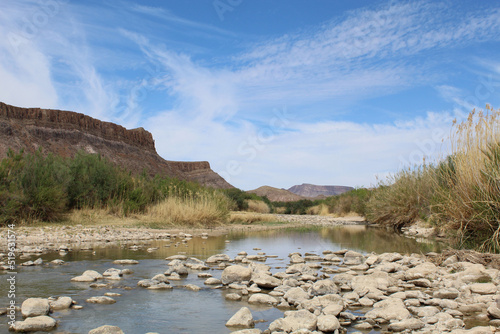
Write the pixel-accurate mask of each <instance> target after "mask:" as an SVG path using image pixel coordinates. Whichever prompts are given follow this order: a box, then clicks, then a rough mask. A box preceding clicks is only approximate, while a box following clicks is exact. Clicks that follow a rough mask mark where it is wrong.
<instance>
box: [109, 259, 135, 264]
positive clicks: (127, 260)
mask: <svg viewBox="0 0 500 334" xmlns="http://www.w3.org/2000/svg"><path fill="white" fill-rule="evenodd" d="M113 263H114V264H123V265H124V264H138V263H139V261H137V260H130V259H123V260H115V261H113Z"/></svg>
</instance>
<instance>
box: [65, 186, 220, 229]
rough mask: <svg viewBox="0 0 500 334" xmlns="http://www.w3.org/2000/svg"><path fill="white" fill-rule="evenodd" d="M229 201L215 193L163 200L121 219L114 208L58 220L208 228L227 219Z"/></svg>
mask: <svg viewBox="0 0 500 334" xmlns="http://www.w3.org/2000/svg"><path fill="white" fill-rule="evenodd" d="M229 206H230V201H229V200H228V199H227V197H225V196H224V195H222V194H218V193H203V192H202V193H198V194H189V195H188V196H184V197H178V196H171V197H167V198H166V199H165V200H164V201H162V202H160V203H158V204H155V205H152V206H150V207H149V208H148V209H147V211H146V213H144V214H135V215H127V216H123V214H122V213H121V212H122V210H117V209H116V207H115V206H113V207H107V208H104V209H99V208H95V209H81V210H74V211H72V212H70V213H69V214H67V215H66V217H65V219H64V220H63V221H62V223H63V224H66V225H77V224H81V225H85V226H93V225H120V226H124V227H137V226H150V225H151V224H152V225H154V226H156V227H173V226H190V227H212V226H216V225H221V224H225V223H227V222H228V219H229Z"/></svg>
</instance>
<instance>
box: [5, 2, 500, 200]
mask: <svg viewBox="0 0 500 334" xmlns="http://www.w3.org/2000/svg"><path fill="white" fill-rule="evenodd" d="M499 40H500V6H499V5H498V2H497V1H480V2H479V1H459V2H458V1H330V0H328V1H327V0H317V1H305V0H303V1H299V0H286V1H285V0H277V1H264V0H215V1H214V0H198V1H194V0H192V1H173V0H168V1H166V0H165V1H153V0H149V1H148V0H144V1H111V0H108V1H92V0H90V1H72V0H41V1H38V0H36V1H35V0H33V1H31V0H19V1H4V2H2V4H1V5H0V55H1V57H0V101H3V102H6V103H9V104H13V105H18V106H23V107H42V108H57V109H66V110H73V111H77V112H81V113H84V114H87V115H90V116H92V117H96V118H98V119H102V120H106V121H111V122H115V123H118V124H121V125H123V126H125V127H127V128H135V127H144V128H145V129H147V130H149V131H151V132H152V133H153V136H154V138H155V141H156V147H157V151H158V153H159V154H160V155H161V156H162V157H163V158H165V159H167V160H188V161H195V160H208V161H209V162H210V163H211V166H212V168H213V169H214V170H215V171H216V172H218V173H219V174H221V175H222V176H224V177H225V178H226V179H227V180H228V181H229V182H230V183H231V184H233V185H234V186H236V187H239V188H242V189H245V190H249V189H253V188H257V187H259V186H261V185H271V186H275V187H279V188H282V187H283V188H288V187H290V186H292V185H294V184H301V183H314V184H324V185H327V184H337V185H350V186H372V185H375V184H376V183H377V180H378V179H384V178H385V177H386V176H387V175H388V174H390V173H392V172H395V171H397V170H398V169H400V168H403V167H404V166H407V165H409V164H414V163H419V162H421V161H422V158H423V157H424V156H426V157H427V159H435V158H438V157H439V155H440V152H442V151H445V146H446V138H447V136H448V135H449V132H450V128H451V123H452V121H453V119H458V120H460V119H462V118H463V117H465V116H466V115H467V114H468V112H469V111H470V110H472V109H473V108H484V107H485V105H486V104H487V103H489V104H491V105H492V106H493V107H495V108H496V107H498V106H499V105H500V104H499V102H500V101H499V100H500V95H499V90H500V60H499V58H498V54H499V51H500V47H499Z"/></svg>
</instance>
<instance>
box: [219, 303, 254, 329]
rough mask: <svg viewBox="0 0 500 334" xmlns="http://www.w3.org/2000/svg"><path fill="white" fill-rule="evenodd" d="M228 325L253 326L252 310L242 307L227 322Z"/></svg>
mask: <svg viewBox="0 0 500 334" xmlns="http://www.w3.org/2000/svg"><path fill="white" fill-rule="evenodd" d="M226 326H228V327H253V326H254V320H253V316H252V312H250V310H249V309H248V307H242V308H241V309H240V310H239V311H238V312H236V313H235V314H234V315H233V316H232V317H231V319H229V320H228V321H227V322H226Z"/></svg>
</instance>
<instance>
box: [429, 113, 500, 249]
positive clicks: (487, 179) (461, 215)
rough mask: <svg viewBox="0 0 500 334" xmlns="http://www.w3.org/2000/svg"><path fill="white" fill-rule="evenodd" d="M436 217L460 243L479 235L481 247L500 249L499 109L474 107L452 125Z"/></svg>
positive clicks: (439, 179)
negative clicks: (446, 222)
mask: <svg viewBox="0 0 500 334" xmlns="http://www.w3.org/2000/svg"><path fill="white" fill-rule="evenodd" d="M437 172H438V177H437V178H436V181H437V189H438V197H439V202H440V203H439V204H438V205H437V206H436V209H437V211H438V213H439V215H440V219H441V220H443V221H448V222H449V226H450V228H451V229H452V230H456V231H457V236H458V238H459V239H460V241H461V243H462V244H467V243H468V240H469V239H483V240H484V241H483V242H482V244H481V246H480V249H481V250H488V251H492V250H496V251H500V241H499V240H500V239H499V237H500V111H499V110H493V109H492V108H491V107H489V106H487V107H486V112H482V111H480V112H477V113H476V112H475V111H472V112H471V113H470V115H469V117H468V119H467V120H466V121H464V122H462V123H460V124H454V128H453V131H452V134H451V155H450V157H449V158H448V159H447V160H446V162H445V163H442V164H441V165H440V166H439V168H438V170H437Z"/></svg>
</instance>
